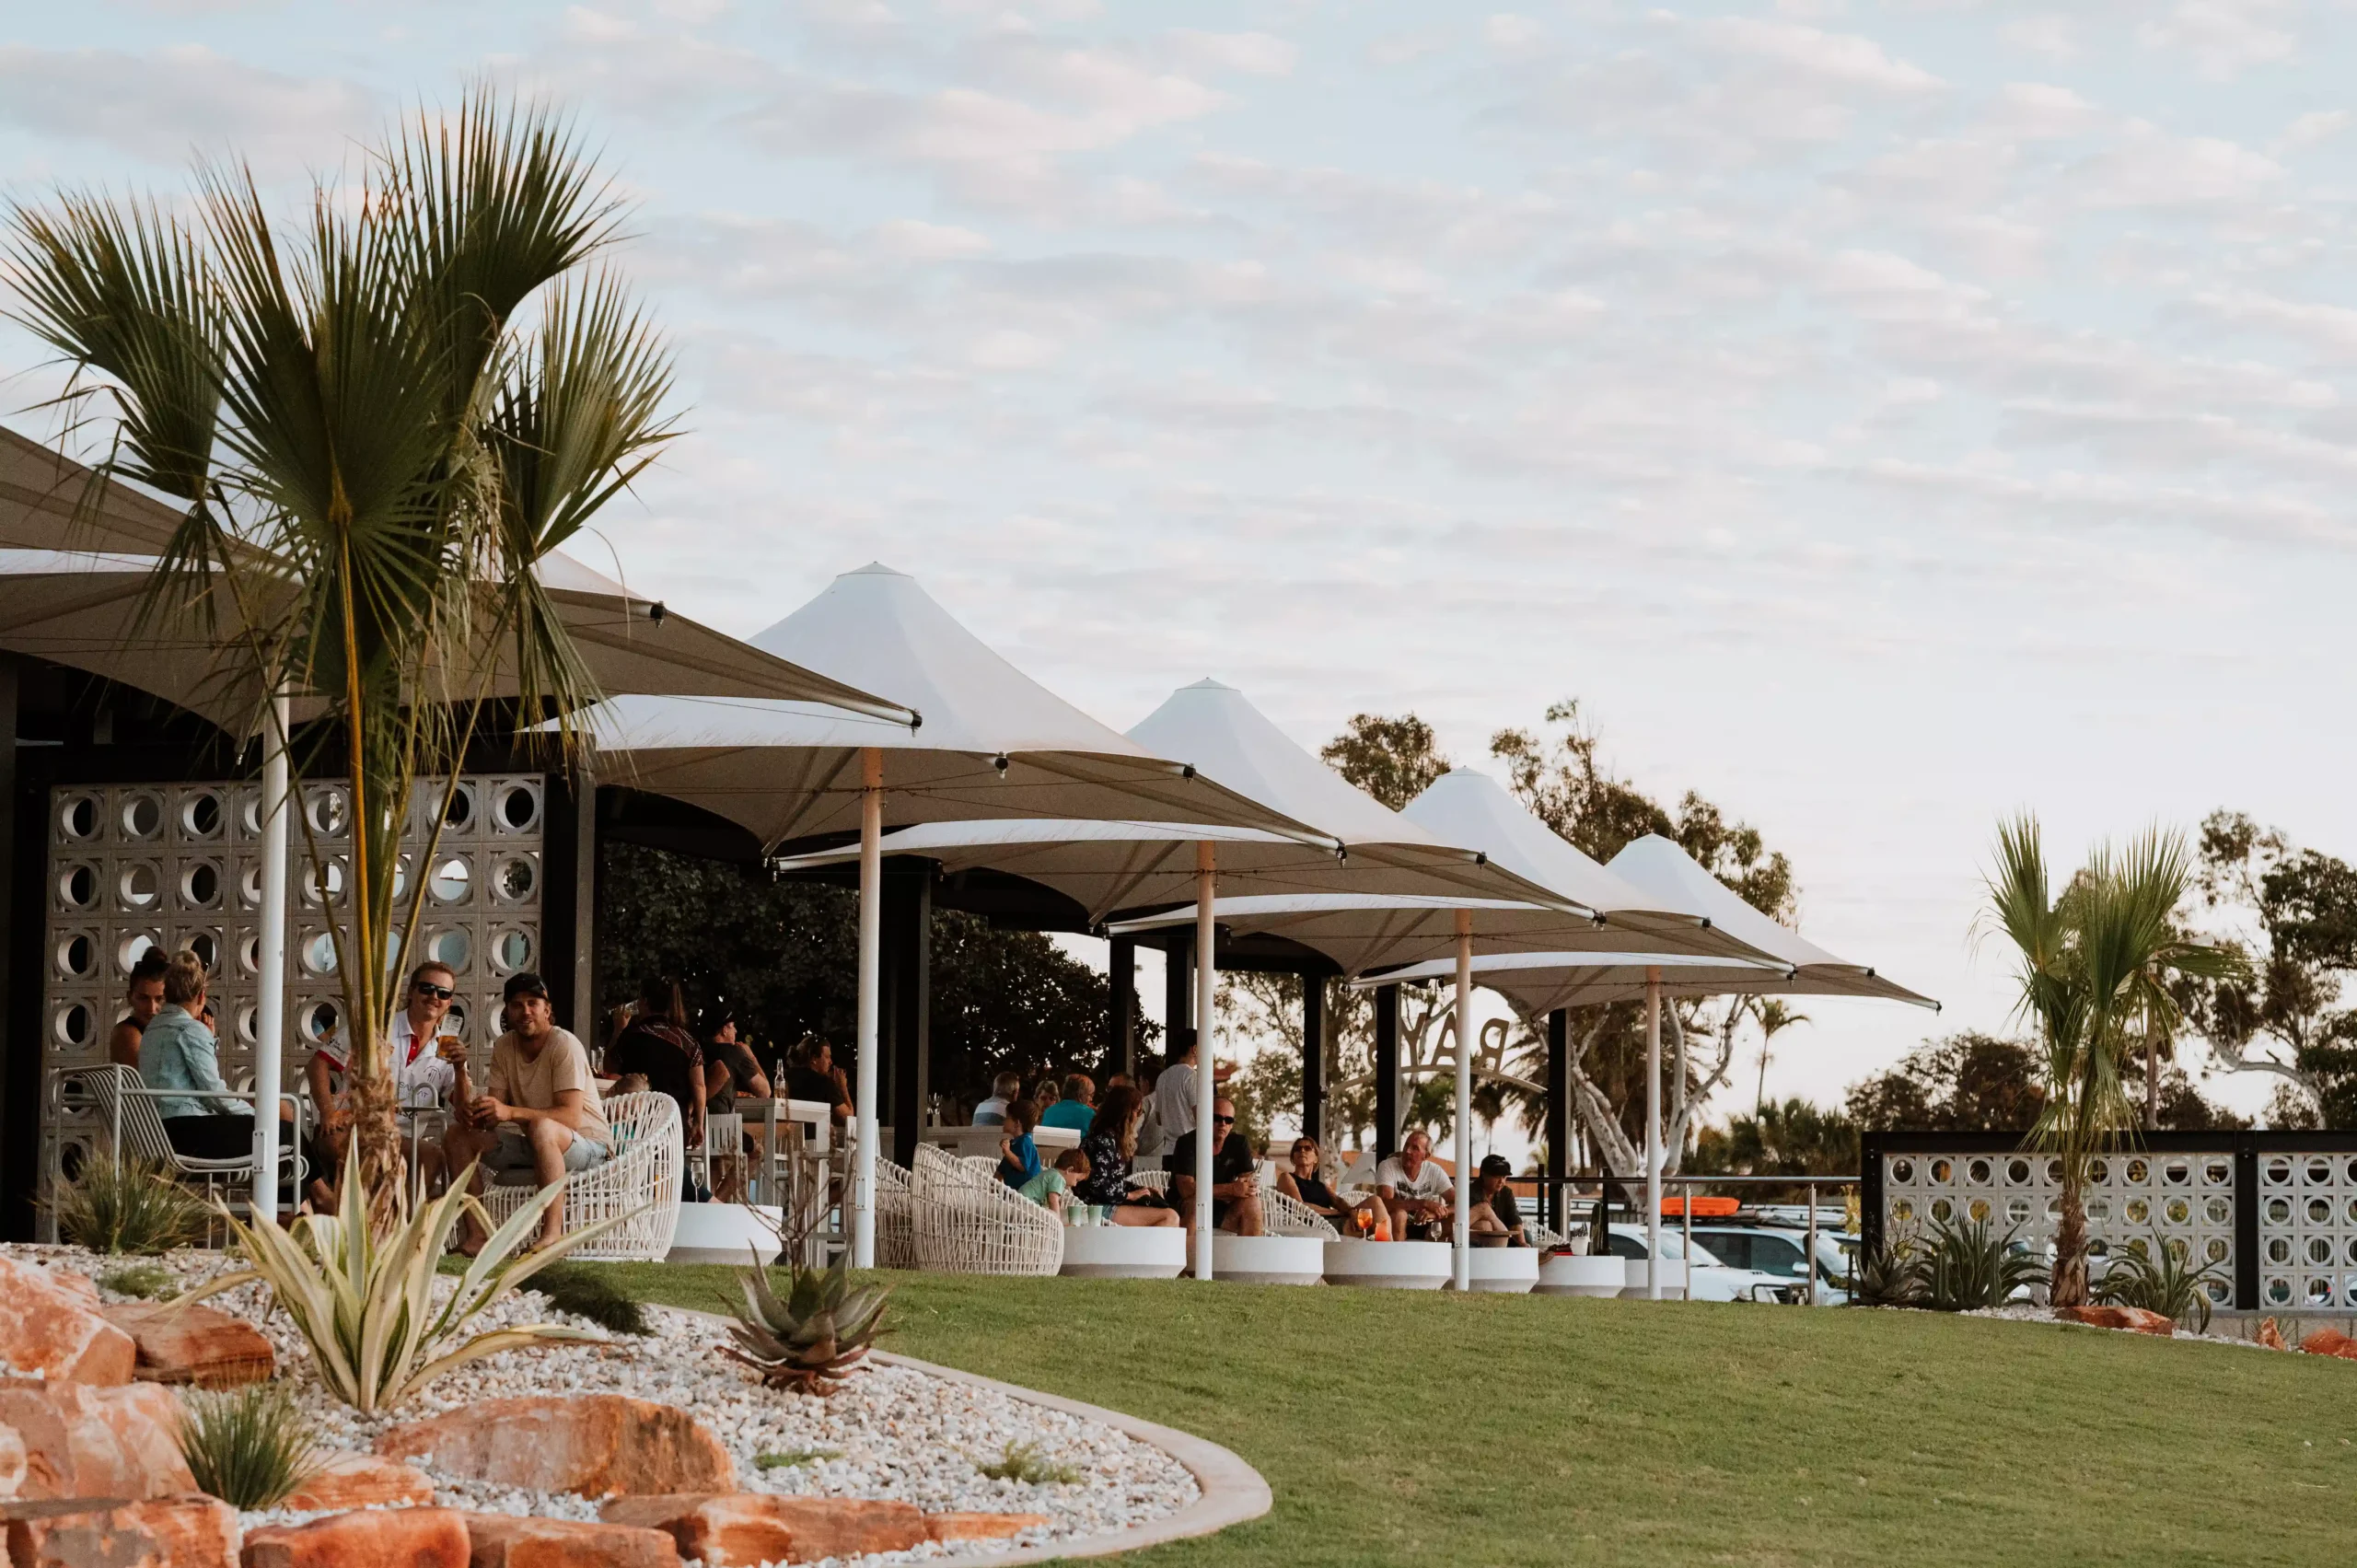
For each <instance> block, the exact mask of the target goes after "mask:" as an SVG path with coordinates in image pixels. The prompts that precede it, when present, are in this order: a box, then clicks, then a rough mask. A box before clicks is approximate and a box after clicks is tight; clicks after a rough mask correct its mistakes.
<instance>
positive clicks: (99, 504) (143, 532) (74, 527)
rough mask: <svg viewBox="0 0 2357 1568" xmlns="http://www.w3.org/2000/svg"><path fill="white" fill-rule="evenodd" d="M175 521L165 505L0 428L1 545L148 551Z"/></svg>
mask: <svg viewBox="0 0 2357 1568" xmlns="http://www.w3.org/2000/svg"><path fill="white" fill-rule="evenodd" d="M77 513H78V514H79V516H76V514H77ZM179 526H180V512H179V511H177V510H176V509H175V508H173V507H172V506H171V505H169V504H168V503H166V502H163V501H158V500H157V499H156V498H155V497H153V496H151V495H149V494H146V493H145V492H144V491H141V490H135V489H134V488H133V487H132V486H131V485H129V484H126V483H124V482H122V481H120V480H106V481H100V480H99V479H98V477H97V476H96V475H95V474H94V473H93V472H92V471H91V470H89V469H87V468H85V467H84V466H83V465H82V464H80V463H77V462H75V460H74V459H71V458H68V457H65V456H64V455H62V454H60V453H57V452H52V451H51V450H50V449H49V448H48V447H44V446H42V445H41V443H40V442H38V441H35V440H32V439H30V438H29V437H27V436H19V435H17V433H16V432H15V431H13V430H9V429H6V428H5V427H0V550H76V551H117V552H126V553H129V554H134V555H154V554H157V553H158V552H161V551H162V550H163V548H164V547H165V546H166V545H167V544H168V543H170V542H171V538H172V530H173V529H174V528H178V527H179Z"/></svg>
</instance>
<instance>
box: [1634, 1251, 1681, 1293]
mask: <svg viewBox="0 0 2357 1568" xmlns="http://www.w3.org/2000/svg"><path fill="white" fill-rule="evenodd" d="M1620 1266H1621V1268H1622V1269H1624V1270H1626V1271H1627V1272H1626V1273H1624V1274H1623V1275H1622V1276H1621V1283H1620V1299H1621V1300H1623V1301H1646V1300H1650V1299H1652V1293H1651V1292H1650V1290H1649V1289H1648V1288H1647V1286H1646V1283H1645V1260H1643V1258H1623V1259H1621V1260H1620ZM1656 1267H1658V1268H1659V1269H1660V1270H1661V1298H1662V1299H1663V1300H1664V1301H1683V1300H1685V1299H1686V1265H1685V1264H1684V1263H1683V1262H1682V1261H1676V1260H1670V1259H1666V1258H1665V1259H1663V1260H1661V1262H1660V1263H1659V1264H1657V1265H1656Z"/></svg>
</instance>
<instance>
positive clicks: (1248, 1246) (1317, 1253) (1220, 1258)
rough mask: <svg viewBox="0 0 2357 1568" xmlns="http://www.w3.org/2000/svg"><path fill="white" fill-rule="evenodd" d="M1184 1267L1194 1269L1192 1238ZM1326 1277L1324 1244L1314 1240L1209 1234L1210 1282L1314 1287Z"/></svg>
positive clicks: (1312, 1238) (1223, 1232)
mask: <svg viewBox="0 0 2357 1568" xmlns="http://www.w3.org/2000/svg"><path fill="white" fill-rule="evenodd" d="M1189 1240H1190V1245H1189V1247H1188V1249H1187V1267H1188V1268H1189V1269H1190V1270H1192V1269H1193V1268H1194V1266H1195V1261H1194V1247H1193V1245H1192V1236H1191V1234H1190V1237H1189ZM1325 1277H1326V1241H1325V1238H1324V1237H1317V1236H1230V1235H1228V1234H1227V1233H1226V1232H1225V1231H1213V1233H1212V1278H1213V1279H1214V1280H1225V1281H1227V1282H1229V1283H1233V1284H1240V1285H1314V1284H1316V1283H1318V1281H1320V1280H1322V1279H1324V1278H1325Z"/></svg>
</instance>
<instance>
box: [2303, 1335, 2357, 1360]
mask: <svg viewBox="0 0 2357 1568" xmlns="http://www.w3.org/2000/svg"><path fill="white" fill-rule="evenodd" d="M2300 1348H2301V1349H2302V1350H2304V1351H2305V1352H2307V1353H2308V1354H2310V1355H2333V1356H2339V1357H2340V1359H2341V1360H2343V1361H2357V1340H2352V1339H2351V1338H2350V1337H2349V1336H2348V1335H2346V1334H2344V1333H2342V1332H2341V1331H2340V1330H2338V1329H2318V1330H2316V1332H2315V1333H2313V1334H2310V1335H2309V1336H2308V1337H2307V1338H2306V1339H2305V1340H2302V1341H2301V1342H2300Z"/></svg>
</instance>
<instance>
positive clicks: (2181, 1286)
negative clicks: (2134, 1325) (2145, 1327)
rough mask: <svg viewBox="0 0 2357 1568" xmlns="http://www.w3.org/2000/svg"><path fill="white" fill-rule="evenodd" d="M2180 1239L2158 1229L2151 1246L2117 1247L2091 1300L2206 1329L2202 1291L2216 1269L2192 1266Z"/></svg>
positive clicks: (2197, 1330) (2207, 1299) (2205, 1300)
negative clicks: (2168, 1237)
mask: <svg viewBox="0 0 2357 1568" xmlns="http://www.w3.org/2000/svg"><path fill="white" fill-rule="evenodd" d="M2192 1263H2193V1260H2192V1255H2191V1253H2190V1252H2189V1251H2188V1250H2187V1249H2186V1245H2185V1243H2184V1242H2183V1241H2171V1240H2168V1239H2166V1238H2165V1237H2163V1236H2162V1235H2161V1233H2160V1232H2159V1231H2158V1230H2155V1231H2154V1232H2153V1238H2152V1240H2151V1241H2150V1242H2149V1243H2139V1244H2136V1245H2131V1246H2128V1247H2123V1248H2121V1249H2119V1251H2117V1252H2115V1253H2113V1254H2112V1257H2111V1265H2110V1267H2108V1268H2107V1269H2106V1270H2105V1271H2104V1273H2103V1281H2102V1283H2100V1284H2098V1285H2096V1289H2095V1298H2096V1300H2097V1301H2099V1302H2103V1303H2105V1304H2107V1305H2108V1306H2112V1307H2142V1308H2143V1309H2144V1310H2145V1311H2147V1312H2157V1313H2159V1314H2161V1315H2162V1316H2163V1317H2165V1318H2174V1319H2175V1320H2177V1322H2180V1323H2182V1322H2185V1321H2187V1320H2188V1319H2191V1320H2192V1323H2193V1331H2194V1332H2195V1333H2197V1334H2199V1333H2204V1332H2207V1331H2208V1330H2209V1328H2210V1293H2209V1292H2208V1291H2206V1290H2204V1289H2202V1288H2201V1287H2202V1286H2203V1285H2205V1284H2207V1283H2209V1282H2210V1279H2211V1277H2212V1275H2214V1274H2215V1273H2217V1272H2218V1265H2217V1264H2215V1263H2204V1264H2202V1265H2201V1266H2200V1268H2198V1269H2197V1268H2195V1267H2193V1266H2192Z"/></svg>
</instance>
